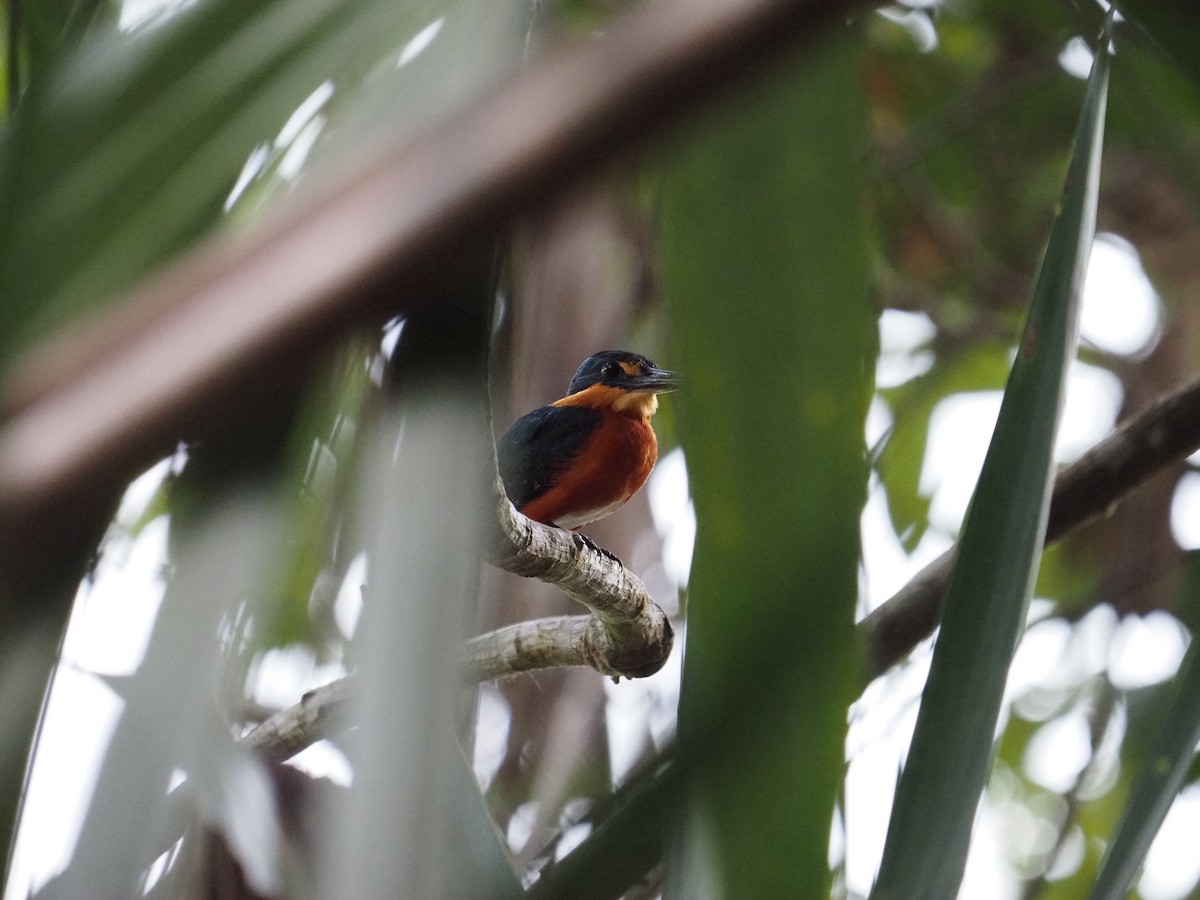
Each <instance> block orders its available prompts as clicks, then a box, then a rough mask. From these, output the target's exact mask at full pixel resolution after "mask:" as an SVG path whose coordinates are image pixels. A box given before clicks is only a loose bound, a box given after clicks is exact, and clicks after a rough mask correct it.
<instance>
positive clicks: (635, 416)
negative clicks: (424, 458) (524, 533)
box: [496, 350, 679, 530]
mask: <svg viewBox="0 0 1200 900" xmlns="http://www.w3.org/2000/svg"><path fill="white" fill-rule="evenodd" d="M678 386H679V376H678V375H676V374H675V373H674V372H668V371H666V370H664V369H660V368H658V366H656V365H654V363H652V362H650V360H648V359H646V357H644V356H638V355H637V354H636V353H625V352H623V351H620V350H605V351H603V352H601V353H597V354H595V355H594V356H589V357H588V358H587V359H585V360H584V361H583V365H581V366H580V367H579V371H577V372H576V373H575V377H574V378H572V379H571V383H570V385H569V386H568V387H567V395H566V396H565V397H563V398H562V399H561V400H556V401H555V402H554V403H552V404H550V405H549V406H543V407H542V408H541V409H535V410H534V411H533V412H531V413H527V414H525V415H523V416H522V417H521V418H519V419H517V421H516V422H514V423H513V424H512V425H511V426H510V427H509V429H508V430H507V431H506V432H504V434H503V435H501V437H500V440H499V441H497V442H496V453H497V456H498V458H499V462H500V478H501V480H502V481H503V482H504V490H505V491H506V492H507V493H508V498H509V499H510V500H512V502H513V505H514V506H516V508H517V509H518V510H520V511H521V512H522V513H524V514H525V515H527V516H529V518H531V519H535V520H537V521H538V522H543V523H545V524H547V525H557V526H558V527H559V528H567V529H571V530H574V529H576V528H579V527H581V526H583V525H586V524H588V523H589V522H594V521H596V520H597V519H602V518H604V517H605V516H607V515H609V514H610V513H612V512H614V511H615V510H616V509H617V508H618V507H620V506H621V505H622V504H624V503H625V501H627V500H628V499H629V498H630V497H632V496H633V495H634V494H636V493H637V491H638V489H639V488H640V487H641V486H642V485H643V484H645V483H646V479H647V478H648V477H649V475H650V470H651V469H652V468H654V462H655V460H656V459H657V458H658V439H657V438H655V436H654V429H653V428H651V427H650V417H651V416H653V415H654V412H655V410H657V409H658V394H661V393H665V392H666V391H671V390H674V389H675V388H676V387H678Z"/></svg>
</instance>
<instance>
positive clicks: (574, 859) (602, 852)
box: [526, 760, 680, 900]
mask: <svg viewBox="0 0 1200 900" xmlns="http://www.w3.org/2000/svg"><path fill="white" fill-rule="evenodd" d="M679 787H680V783H679V766H677V765H675V764H674V763H673V762H672V761H670V760H666V761H660V762H659V763H658V764H657V765H655V766H652V767H650V768H648V769H647V770H645V771H644V772H641V773H639V774H638V775H637V776H636V777H634V778H633V779H632V780H631V781H629V782H627V783H626V784H624V785H622V786H621V788H620V790H618V791H617V793H616V794H615V795H614V797H613V798H612V803H611V804H610V805H609V808H607V809H604V810H598V811H597V812H598V813H600V814H599V815H596V816H595V817H593V818H594V821H595V823H596V825H595V829H594V830H593V831H592V833H591V834H589V835H588V837H587V838H586V839H585V840H584V842H583V843H582V844H580V845H579V846H578V847H576V848H575V849H574V850H572V851H571V852H570V853H568V854H567V855H566V857H565V858H563V859H562V860H560V861H558V862H556V863H554V864H553V865H551V866H549V867H548V868H547V869H546V870H545V871H543V872H542V874H541V877H539V878H538V880H537V881H536V882H534V884H533V886H532V887H530V889H529V891H528V892H527V893H526V900H561V898H566V897H570V898H571V900H609V898H612V897H620V896H623V895H624V894H625V893H626V892H627V891H629V890H630V888H632V887H633V886H634V885H635V884H636V883H637V882H638V880H639V879H641V878H642V877H643V876H644V875H645V874H646V873H647V872H648V871H650V870H651V869H652V868H653V867H654V866H655V865H657V864H658V863H659V862H660V861H661V860H662V851H663V838H664V835H665V833H666V831H667V824H668V820H669V819H670V817H671V815H672V810H673V809H674V808H675V805H676V803H678V801H679V797H680V793H679Z"/></svg>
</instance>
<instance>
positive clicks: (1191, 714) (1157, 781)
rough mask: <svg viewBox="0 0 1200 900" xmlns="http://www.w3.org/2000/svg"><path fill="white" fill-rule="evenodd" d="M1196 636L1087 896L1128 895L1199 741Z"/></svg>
mask: <svg viewBox="0 0 1200 900" xmlns="http://www.w3.org/2000/svg"><path fill="white" fill-rule="evenodd" d="M1188 570H1189V572H1188V574H1189V577H1188V590H1189V592H1190V593H1192V595H1193V596H1194V595H1195V594H1196V593H1197V591H1200V554H1197V553H1195V552H1193V553H1191V554H1189V560H1188ZM1198 656H1200V641H1196V640H1194V639H1193V640H1192V643H1191V645H1190V646H1189V647H1188V650H1187V654H1186V656H1185V657H1184V660H1183V664H1182V665H1181V666H1180V667H1179V672H1178V673H1177V674H1176V675H1175V678H1174V681H1173V690H1172V697H1171V701H1170V706H1169V708H1168V709H1167V710H1166V711H1165V715H1164V716H1163V717H1162V720H1161V725H1160V726H1159V730H1158V735H1157V737H1156V739H1155V741H1154V745H1153V747H1152V749H1151V751H1150V754H1149V756H1148V757H1147V759H1146V760H1145V761H1144V762H1143V763H1142V769H1141V773H1140V774H1139V775H1138V778H1137V781H1136V782H1135V783H1134V786H1133V790H1132V792H1131V793H1130V796H1129V799H1128V800H1127V801H1126V804H1125V811H1124V812H1123V813H1122V815H1121V824H1120V826H1119V827H1118V829H1117V833H1116V836H1115V837H1114V838H1113V841H1112V844H1111V845H1110V846H1109V848H1108V854H1107V855H1106V856H1105V858H1104V864H1103V866H1102V867H1101V869H1100V875H1099V877H1098V878H1097V879H1096V886H1095V888H1094V889H1093V891H1092V894H1091V897H1092V900H1119V898H1121V897H1124V896H1126V895H1127V894H1128V892H1129V890H1130V888H1131V886H1132V885H1133V880H1134V878H1136V877H1137V873H1138V870H1139V869H1140V868H1141V866H1142V863H1143V862H1144V861H1145V859H1146V853H1147V852H1148V851H1149V850H1150V844H1151V842H1152V841H1153V840H1154V837H1155V835H1156V834H1158V829H1159V828H1160V827H1161V825H1162V822H1163V819H1165V818H1166V816H1167V810H1169V809H1170V808H1171V804H1172V803H1173V802H1174V800H1175V795H1176V794H1177V793H1179V788H1180V787H1181V786H1182V785H1183V781H1184V777H1185V776H1186V775H1187V772H1188V768H1189V767H1190V766H1191V764H1192V760H1193V759H1194V758H1195V756H1196V745H1197V744H1200V660H1198V659H1197V657H1198Z"/></svg>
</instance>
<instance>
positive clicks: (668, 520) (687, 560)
mask: <svg viewBox="0 0 1200 900" xmlns="http://www.w3.org/2000/svg"><path fill="white" fill-rule="evenodd" d="M646 494H647V497H648V498H649V500H650V515H651V516H652V517H653V519H654V528H655V530H656V531H657V532H658V533H659V536H660V537H662V539H663V568H664V569H665V570H666V572H667V575H668V577H670V578H671V579H672V581H673V582H674V583H675V584H676V585H678V586H679V587H683V586H685V585H686V584H687V581H688V575H689V573H690V572H691V570H692V550H693V549H694V547H695V543H696V509H695V507H694V506H693V505H692V500H691V496H690V494H689V492H688V476H687V463H686V461H685V460H684V456H683V451H682V450H680V449H679V448H678V447H676V448H675V449H674V450H672V451H671V452H670V453H668V454H667V455H666V456H664V457H663V458H662V459H660V460H659V461H658V463H657V464H656V465H655V467H654V471H653V472H652V473H651V474H650V480H649V482H647V484H646Z"/></svg>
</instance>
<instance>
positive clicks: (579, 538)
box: [573, 531, 625, 566]
mask: <svg viewBox="0 0 1200 900" xmlns="http://www.w3.org/2000/svg"><path fill="white" fill-rule="evenodd" d="M573 534H574V537H575V546H577V547H587V548H588V549H589V550H593V551H595V552H596V553H599V554H600V555H601V556H607V557H608V558H609V559H611V560H612V561H613V562H615V563H617V564H618V565H621V566H623V565H625V563H623V562H621V560H620V558H619V557H618V556H617V554H615V553H613V552H612V551H611V550H606V549H604V548H603V547H601V546H600V545H599V544H597V543H596V542H595V541H593V540H592V539H591V538H590V537H588V536H587V535H586V534H580V533H579V532H578V531H576V532H573Z"/></svg>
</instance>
